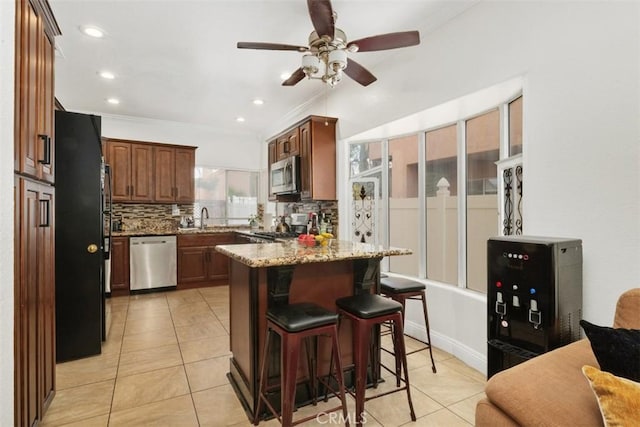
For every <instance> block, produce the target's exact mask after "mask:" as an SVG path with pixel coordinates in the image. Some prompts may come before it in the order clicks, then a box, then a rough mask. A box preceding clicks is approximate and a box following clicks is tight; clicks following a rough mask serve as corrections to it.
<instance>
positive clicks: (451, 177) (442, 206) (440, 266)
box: [425, 124, 458, 285]
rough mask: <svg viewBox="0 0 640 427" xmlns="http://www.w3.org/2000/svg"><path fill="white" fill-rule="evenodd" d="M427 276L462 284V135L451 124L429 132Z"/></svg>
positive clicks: (427, 166)
mask: <svg viewBox="0 0 640 427" xmlns="http://www.w3.org/2000/svg"><path fill="white" fill-rule="evenodd" d="M425 142H426V150H425V157H426V159H425V160H426V162H425V164H426V171H425V184H426V185H425V191H426V193H427V194H426V196H427V197H426V199H427V200H426V205H427V212H426V214H427V231H426V236H425V237H426V254H425V255H426V262H427V277H428V278H430V279H433V280H437V281H440V282H444V283H449V284H452V285H457V284H458V201H457V196H458V132H457V128H456V125H455V124H453V125H449V126H445V127H442V128H439V129H434V130H431V131H428V132H426V133H425Z"/></svg>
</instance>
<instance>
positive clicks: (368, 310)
mask: <svg viewBox="0 0 640 427" xmlns="http://www.w3.org/2000/svg"><path fill="white" fill-rule="evenodd" d="M336 305H337V306H338V314H339V315H340V316H343V317H346V318H348V319H350V320H351V323H352V325H353V353H354V356H353V358H354V364H355V399H356V425H357V426H358V427H360V426H361V425H362V414H363V412H364V402H365V401H368V400H371V399H375V398H378V397H382V396H386V395H387V394H391V393H396V392H399V391H402V390H406V391H407V400H408V403H409V410H410V412H411V420H412V421H415V420H416V414H415V412H414V410H413V402H412V401H411V391H410V387H409V374H408V368H407V355H406V352H405V347H404V338H403V334H402V304H399V303H398V302H396V301H391V300H390V299H388V298H384V297H381V296H380V295H373V294H361V295H355V296H351V297H345V298H340V299H338V300H336ZM385 322H391V323H392V325H393V327H392V330H393V334H394V339H393V342H394V351H395V359H396V366H400V365H401V366H402V368H403V373H404V377H402V375H401V374H400V370H399V369H396V371H395V372H394V371H391V370H390V369H389V368H387V367H386V366H384V365H382V364H379V359H378V358H377V357H376V356H375V355H372V360H373V366H372V368H373V371H374V372H377V369H378V367H383V368H385V369H387V370H388V371H389V372H391V373H393V374H395V375H396V386H397V387H398V388H396V389H395V390H391V391H387V392H384V393H379V394H377V395H375V396H370V397H365V389H366V384H367V365H368V363H367V362H368V356H369V352H370V351H371V348H372V347H371V333H372V331H373V328H374V326H376V325H381V324H383V323H385ZM378 364H379V366H378ZM401 381H402V382H403V383H404V386H403V387H400V382H401ZM374 383H377V375H376V374H374Z"/></svg>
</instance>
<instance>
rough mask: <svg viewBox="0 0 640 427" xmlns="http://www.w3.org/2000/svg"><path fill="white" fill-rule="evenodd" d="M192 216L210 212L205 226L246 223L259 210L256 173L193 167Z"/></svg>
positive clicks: (197, 217) (257, 174)
mask: <svg viewBox="0 0 640 427" xmlns="http://www.w3.org/2000/svg"><path fill="white" fill-rule="evenodd" d="M195 174H196V176H195V187H196V203H195V204H194V211H193V213H194V216H195V218H196V219H198V220H199V219H200V212H201V208H203V207H206V208H207V211H208V212H209V219H208V220H206V223H207V224H210V225H213V224H217V225H233V224H243V225H246V224H248V218H249V216H250V215H254V214H256V211H257V207H258V178H259V173H258V172H251V171H238V170H225V169H217V168H208V167H200V166H199V167H196V170H195Z"/></svg>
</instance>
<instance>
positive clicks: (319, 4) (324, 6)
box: [307, 0, 335, 39]
mask: <svg viewBox="0 0 640 427" xmlns="http://www.w3.org/2000/svg"><path fill="white" fill-rule="evenodd" d="M307 7H308V8H309V16H310V17H311V23H312V24H313V28H314V29H315V30H316V33H318V36H319V37H322V36H329V37H330V38H331V39H333V33H334V30H335V27H334V25H335V22H334V20H333V8H332V7H331V0H307Z"/></svg>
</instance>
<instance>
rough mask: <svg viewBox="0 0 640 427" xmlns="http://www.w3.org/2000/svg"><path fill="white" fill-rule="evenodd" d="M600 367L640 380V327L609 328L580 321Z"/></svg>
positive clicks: (617, 374)
mask: <svg viewBox="0 0 640 427" xmlns="http://www.w3.org/2000/svg"><path fill="white" fill-rule="evenodd" d="M580 326H582V329H584V332H585V334H587V338H589V342H590V343H591V349H592V350H593V354H594V355H595V356H596V359H597V360H598V363H599V364H600V369H601V370H603V371H606V372H610V373H612V374H613V375H616V376H618V377H624V378H628V379H630V380H632V381H640V329H623V328H609V327H606V326H597V325H594V324H593V323H589V322H587V321H586V320H581V321H580Z"/></svg>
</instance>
